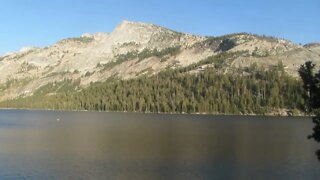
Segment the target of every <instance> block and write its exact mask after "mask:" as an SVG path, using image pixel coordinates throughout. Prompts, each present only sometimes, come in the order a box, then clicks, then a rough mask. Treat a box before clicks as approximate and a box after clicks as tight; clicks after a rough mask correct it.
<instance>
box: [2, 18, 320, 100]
mask: <svg viewBox="0 0 320 180" xmlns="http://www.w3.org/2000/svg"><path fill="white" fill-rule="evenodd" d="M222 52H246V54H247V55H246V56H239V57H237V58H235V60H234V62H233V63H232V64H230V66H234V67H246V66H250V65H251V64H252V63H257V64H259V65H261V66H265V67H268V66H271V65H275V64H277V63H278V62H279V61H281V62H283V64H284V65H285V66H286V68H287V71H288V72H289V73H290V74H292V75H293V76H296V75H297V73H296V72H297V71H296V70H297V68H298V67H299V66H300V64H303V63H304V61H307V60H313V61H314V62H315V63H317V64H319V63H320V46H319V45H318V44H315V43H314V44H310V45H306V46H304V47H303V46H299V45H296V44H294V43H292V42H290V41H287V40H283V39H277V38H273V37H266V36H257V35H252V34H247V33H240V34H231V35H226V36H222V37H203V36H195V35H191V34H185V33H179V32H176V31H173V30H169V29H167V28H164V27H160V26H157V25H153V24H148V23H141V22H129V21H123V22H122V23H120V24H119V25H118V26H117V27H116V28H115V29H114V30H113V31H112V32H111V33H95V34H89V33H84V34H83V35H81V36H80V37H76V38H68V39H64V40H61V41H59V42H57V43H56V44H54V45H52V46H49V47H45V48H23V49H21V50H20V51H19V52H16V53H10V54H6V55H4V56H0V71H1V76H0V92H1V94H0V101H1V100H4V99H8V98H15V97H18V96H27V95H31V94H32V93H33V92H34V91H36V90H37V89H38V88H39V87H41V86H44V85H46V84H48V83H50V82H54V81H61V80H63V79H65V78H68V79H74V80H75V79H80V80H81V84H82V85H83V86H87V85H88V84H90V82H96V81H104V80H106V79H108V78H109V77H111V76H119V77H121V78H122V79H130V78H135V77H138V76H140V75H142V74H146V73H148V74H150V75H152V74H156V73H158V72H160V71H161V70H163V69H165V68H168V67H170V68H176V67H183V66H187V65H190V64H192V63H197V62H199V61H201V60H203V59H206V58H207V57H209V56H213V55H216V54H219V53H222Z"/></svg>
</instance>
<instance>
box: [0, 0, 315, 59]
mask: <svg viewBox="0 0 320 180" xmlns="http://www.w3.org/2000/svg"><path fill="white" fill-rule="evenodd" d="M122 20H130V21H142V22H150V23H154V24H158V25H161V26H165V27H168V28H170V29H173V30H177V31H181V32H189V33H192V34H198V35H212V36H218V35H223V34H227V33H234V32H251V33H257V34H266V35H272V36H277V37H281V38H286V39H289V40H292V41H293V42H296V43H303V44H304V43H307V42H314V41H320V0H211V1H209V0H202V1H201V0H193V1H191V0H158V1H151V0H135V1H134V0H131V1H129V0H109V1H108V0H52V1H47V0H2V1H1V5H0V22H1V26H0V54H3V53H5V52H8V51H17V50H19V49H20V48H21V47H24V46H38V47H39V46H40V47H43V46H47V45H50V44H53V43H55V42H56V41H58V40H60V39H62V38H66V37H76V36H80V35H81V34H82V33H84V32H111V31H112V29H113V28H114V27H115V26H116V25H117V24H118V23H120V22H121V21H122Z"/></svg>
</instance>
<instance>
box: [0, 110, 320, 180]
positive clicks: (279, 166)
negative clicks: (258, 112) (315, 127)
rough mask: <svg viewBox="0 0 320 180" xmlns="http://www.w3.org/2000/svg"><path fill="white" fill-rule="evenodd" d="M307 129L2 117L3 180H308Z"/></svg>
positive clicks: (245, 121)
mask: <svg viewBox="0 0 320 180" xmlns="http://www.w3.org/2000/svg"><path fill="white" fill-rule="evenodd" d="M57 119H60V121H57ZM311 128H312V123H311V122H310V121H306V119H304V118H294V119H292V118H278V117H276V118H266V117H240V116H197V115H153V114H132V113H88V112H78V113H74V112H73V113H71V112H45V111H0V146H1V148H0V179H2V178H30V179H35V178H36V179H37V178H40V179H79V178H83V179H87V178H91V179H212V178H223V179H248V178H255V177H258V178H264V179H270V178H274V177H278V178H280V179H281V178H283V179H288V177H292V178H293V179H300V178H302V179H308V178H309V179H312V178H315V177H317V176H319V175H320V171H319V166H318V163H317V161H316V159H315V158H314V155H313V152H314V150H315V149H316V148H317V147H316V144H315V143H313V142H312V141H308V140H307V138H306V135H307V134H308V133H309V131H310V129H311Z"/></svg>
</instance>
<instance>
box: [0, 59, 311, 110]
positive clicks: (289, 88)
mask: <svg viewBox="0 0 320 180" xmlns="http://www.w3.org/2000/svg"><path fill="white" fill-rule="evenodd" d="M229 57H230V56H226V55H221V56H220V57H215V58H211V59H207V60H205V61H203V62H202V63H198V64H195V65H191V66H189V67H184V68H176V69H167V70H165V71H163V72H161V73H159V74H157V75H154V76H142V77H139V78H136V79H131V80H119V79H116V78H110V79H109V80H107V81H106V82H100V83H92V84H91V85H90V86H89V87H88V88H86V89H83V90H81V91H79V82H73V83H71V81H70V80H65V81H63V82H60V83H54V84H49V85H47V86H45V87H42V88H41V89H39V90H38V91H37V92H36V93H35V94H34V95H33V96H31V97H27V98H19V99H15V100H11V101H6V102H2V103H1V104H0V106H1V107H6V106H7V107H16V108H49V109H64V110H94V111H134V112H136V111H138V112H156V113H157V112H172V113H226V114H250V113H255V114H265V113H268V112H271V111H275V110H279V109H284V108H286V109H290V110H294V111H295V110H301V111H304V109H305V102H304V98H303V94H304V90H303V87H302V83H301V81H299V80H297V79H295V78H292V77H291V76H288V75H287V74H286V73H285V72H284V70H283V66H282V65H281V64H279V65H278V66H275V67H273V68H271V69H269V70H267V71H264V70H261V69H259V68H257V66H252V67H250V68H247V69H245V71H244V73H242V72H238V71H236V70H234V71H233V72H234V73H231V72H229V73H223V72H221V66H220V65H221V63H222V62H221V58H229ZM204 62H205V63H213V64H215V65H213V66H209V68H206V69H202V70H201V69H200V70H199V69H198V71H195V72H193V71H190V70H192V69H197V68H199V67H198V66H201V65H203V64H204ZM224 62H227V60H226V61H224ZM61 89H63V91H61ZM50 92H51V93H50ZM52 92H54V93H52Z"/></svg>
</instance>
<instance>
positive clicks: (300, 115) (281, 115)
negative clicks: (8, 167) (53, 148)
mask: <svg viewBox="0 0 320 180" xmlns="http://www.w3.org/2000/svg"><path fill="white" fill-rule="evenodd" d="M0 110H25V111H57V112H59V111H60V112H97V113H136V114H160V115H161V114H163V115H213V116H214V115H216V116H260V117H313V116H314V115H307V114H299V115H289V114H286V115H284V114H275V113H274V114H272V113H266V114H228V113H184V112H183V113H173V112H141V111H93V110H63V109H33V108H0Z"/></svg>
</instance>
